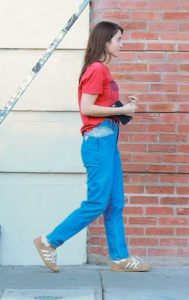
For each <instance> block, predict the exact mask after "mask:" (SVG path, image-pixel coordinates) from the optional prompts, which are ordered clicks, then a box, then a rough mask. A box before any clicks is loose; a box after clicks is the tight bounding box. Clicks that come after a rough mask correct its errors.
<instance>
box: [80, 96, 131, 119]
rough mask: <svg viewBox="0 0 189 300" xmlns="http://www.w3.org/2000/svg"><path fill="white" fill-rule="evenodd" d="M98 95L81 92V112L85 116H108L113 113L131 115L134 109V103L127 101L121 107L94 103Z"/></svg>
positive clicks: (113, 114)
mask: <svg viewBox="0 0 189 300" xmlns="http://www.w3.org/2000/svg"><path fill="white" fill-rule="evenodd" d="M97 97H98V95H91V94H83V95H82V98H81V113H82V114H83V115H85V116H93V117H108V116H115V115H130V116H132V115H133V114H134V113H135V110H136V104H134V103H127V104H125V105H124V106H122V107H106V106H99V105H96V104H95V101H96V99H97Z"/></svg>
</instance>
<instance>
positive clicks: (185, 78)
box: [162, 74, 189, 82]
mask: <svg viewBox="0 0 189 300" xmlns="http://www.w3.org/2000/svg"><path fill="white" fill-rule="evenodd" d="M162 80H163V81H167V82H189V75H178V74H177V75H164V76H162Z"/></svg>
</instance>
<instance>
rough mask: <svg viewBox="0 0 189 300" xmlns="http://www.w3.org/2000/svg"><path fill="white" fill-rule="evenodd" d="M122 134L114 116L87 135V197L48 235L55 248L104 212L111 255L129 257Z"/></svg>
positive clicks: (83, 149)
mask: <svg viewBox="0 0 189 300" xmlns="http://www.w3.org/2000/svg"><path fill="white" fill-rule="evenodd" d="M118 135H119V126H118V124H117V123H116V122H114V121H113V120H110V119H107V120H105V121H104V122H102V123H101V124H100V125H98V126H97V127H95V128H93V129H92V130H91V131H90V132H88V133H85V134H84V136H83V142H82V146H81V155H82V160H83V164H84V166H85V168H86V171H87V200H86V201H83V202H82V203H81V206H80V207H79V208H78V209H76V210H75V211H73V212H72V213H71V214H70V215H69V216H68V217H67V218H66V219H65V220H64V221H63V222H62V223H61V224H60V225H58V226H57V227H56V228H55V229H54V230H53V231H52V232H51V233H50V234H49V235H47V240H48V241H49V243H50V244H51V245H52V246H53V247H55V248H56V247H58V246H60V245H61V244H62V243H63V242H65V241H66V240H67V239H69V238H70V237H72V236H73V235H75V234H76V233H78V232H79V231H80V230H81V229H83V228H84V227H86V226H87V225H89V224H90V223H91V222H92V221H94V220H95V219H96V218H97V217H99V216H100V215H102V214H103V216H104V224H105V229H106V237H107V244H108V249H109V255H110V258H111V259H112V260H118V259H122V258H127V257H128V256H129V254H128V249H127V245H126V241H125V234H124V224H123V217H122V213H123V208H124V190H123V175H122V168H121V160H120V155H119V150H118V147H117V140H118Z"/></svg>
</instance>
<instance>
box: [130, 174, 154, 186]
mask: <svg viewBox="0 0 189 300" xmlns="http://www.w3.org/2000/svg"><path fill="white" fill-rule="evenodd" d="M158 180H159V176H158V175H154V174H139V173H138V174H129V178H128V179H127V182H130V183H132V184H137V183H138V184H141V183H142V184H143V183H150V185H151V183H152V182H154V183H156V182H157V181H158Z"/></svg>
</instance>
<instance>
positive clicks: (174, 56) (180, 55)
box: [167, 52, 189, 61]
mask: <svg viewBox="0 0 189 300" xmlns="http://www.w3.org/2000/svg"><path fill="white" fill-rule="evenodd" d="M167 59H168V60H169V61H172V60H173V61H175V60H178V61H182V60H188V59H189V53H185V52H176V53H168V54H167Z"/></svg>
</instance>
